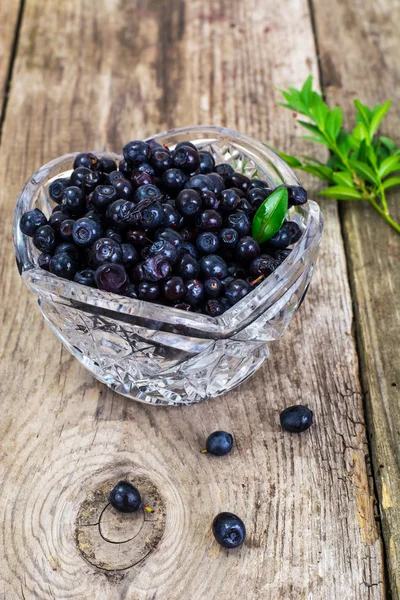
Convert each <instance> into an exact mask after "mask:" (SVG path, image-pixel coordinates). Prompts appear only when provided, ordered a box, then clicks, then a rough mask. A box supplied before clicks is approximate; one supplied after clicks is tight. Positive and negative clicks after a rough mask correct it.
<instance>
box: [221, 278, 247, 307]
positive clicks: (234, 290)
mask: <svg viewBox="0 0 400 600" xmlns="http://www.w3.org/2000/svg"><path fill="white" fill-rule="evenodd" d="M251 289H252V288H251V285H250V284H249V283H248V282H247V281H245V280H244V279H235V280H234V281H232V282H231V283H230V284H229V285H228V287H227V288H226V290H225V296H226V297H227V298H228V300H229V302H230V303H231V304H232V305H233V304H236V302H239V300H241V299H242V298H244V297H245V296H246V295H247V294H248V293H249V292H251Z"/></svg>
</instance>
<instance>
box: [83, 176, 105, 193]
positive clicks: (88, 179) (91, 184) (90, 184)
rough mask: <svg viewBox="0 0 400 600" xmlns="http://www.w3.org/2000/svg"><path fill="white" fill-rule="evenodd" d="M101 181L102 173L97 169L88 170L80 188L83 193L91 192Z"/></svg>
mask: <svg viewBox="0 0 400 600" xmlns="http://www.w3.org/2000/svg"><path fill="white" fill-rule="evenodd" d="M102 182H103V174H102V173H99V172H98V171H90V173H89V174H88V175H85V177H84V178H83V180H82V186H81V187H82V190H83V191H84V192H85V194H91V193H92V192H94V190H95V189H96V187H97V186H98V185H100V184H101V183H102Z"/></svg>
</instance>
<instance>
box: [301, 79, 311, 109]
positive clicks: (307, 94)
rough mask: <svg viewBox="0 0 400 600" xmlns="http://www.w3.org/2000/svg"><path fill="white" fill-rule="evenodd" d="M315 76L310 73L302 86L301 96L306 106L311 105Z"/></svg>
mask: <svg viewBox="0 0 400 600" xmlns="http://www.w3.org/2000/svg"><path fill="white" fill-rule="evenodd" d="M312 84H313V77H312V75H309V76H308V77H307V79H306V80H305V82H304V84H303V87H302V88H301V98H302V100H303V102H304V104H305V105H306V106H310V102H311V95H312Z"/></svg>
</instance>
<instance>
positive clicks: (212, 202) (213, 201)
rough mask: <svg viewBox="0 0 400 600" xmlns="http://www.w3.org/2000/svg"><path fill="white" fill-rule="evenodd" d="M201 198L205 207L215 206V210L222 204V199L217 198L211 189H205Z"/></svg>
mask: <svg viewBox="0 0 400 600" xmlns="http://www.w3.org/2000/svg"><path fill="white" fill-rule="evenodd" d="M201 199H202V202H203V207H204V208H213V209H214V210H217V208H218V207H219V205H220V204H221V200H220V199H219V198H217V196H216V195H215V194H214V192H210V190H204V192H201Z"/></svg>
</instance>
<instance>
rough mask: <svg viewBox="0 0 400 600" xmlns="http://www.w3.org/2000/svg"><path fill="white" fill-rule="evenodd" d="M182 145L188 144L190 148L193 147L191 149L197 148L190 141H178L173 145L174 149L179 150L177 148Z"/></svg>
mask: <svg viewBox="0 0 400 600" xmlns="http://www.w3.org/2000/svg"><path fill="white" fill-rule="evenodd" d="M182 146H189V147H190V148H193V150H197V146H195V145H194V144H193V143H192V142H189V141H184V142H179V143H178V144H177V145H176V146H175V150H179V148H181V147H182Z"/></svg>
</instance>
